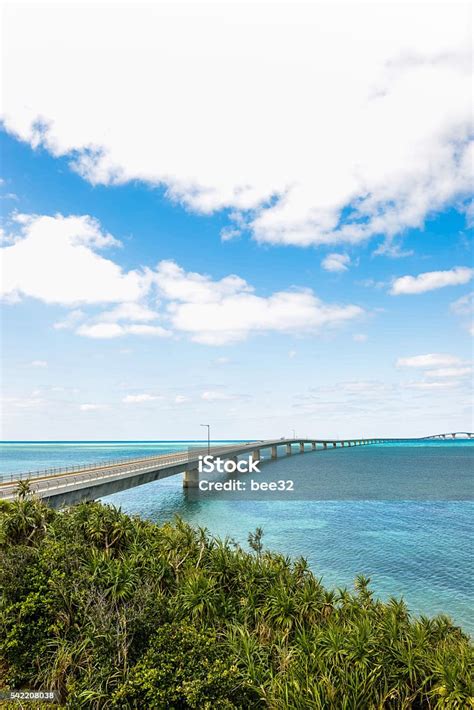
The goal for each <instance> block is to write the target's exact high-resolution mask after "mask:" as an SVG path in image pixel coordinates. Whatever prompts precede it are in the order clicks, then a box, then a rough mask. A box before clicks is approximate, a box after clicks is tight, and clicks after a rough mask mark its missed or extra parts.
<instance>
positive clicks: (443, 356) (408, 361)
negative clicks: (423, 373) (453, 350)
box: [396, 353, 461, 368]
mask: <svg viewBox="0 0 474 710" xmlns="http://www.w3.org/2000/svg"><path fill="white" fill-rule="evenodd" d="M460 363H461V360H460V358H458V357H456V356H455V355H449V354H447V353H428V354H426V355H414V356H413V357H400V358H398V360H397V362H396V366H397V367H417V368H425V367H450V366H452V365H459V364H460Z"/></svg>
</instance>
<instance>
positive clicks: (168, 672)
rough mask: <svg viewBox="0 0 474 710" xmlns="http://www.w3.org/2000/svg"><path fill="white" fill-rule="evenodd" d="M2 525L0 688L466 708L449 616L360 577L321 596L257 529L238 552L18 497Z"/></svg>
mask: <svg viewBox="0 0 474 710" xmlns="http://www.w3.org/2000/svg"><path fill="white" fill-rule="evenodd" d="M0 514H1V535H2V553H1V560H0V567H1V569H2V580H1V581H2V588H3V589H2V605H1V626H2V628H1V637H2V648H1V658H0V672H1V675H2V677H3V687H8V688H30V689H32V688H37V689H43V690H52V689H54V690H56V691H57V693H58V694H59V697H60V699H61V704H62V706H63V707H66V708H73V709H74V710H76V709H78V708H137V709H140V710H154V709H157V708H159V709H163V710H164V709H171V708H173V709H174V708H176V709H178V708H179V709H182V708H197V709H199V710H206V709H209V710H211V709H212V710H215V709H221V708H222V709H229V708H257V709H258V708H273V709H274V710H287V709H288V708H294V709H296V710H300V709H301V710H302V709H309V708H311V709H314V710H317V709H321V710H323V709H324V710H325V709H331V708H341V709H345V710H351V709H354V710H360V709H362V710H365V709H370V708H374V709H375V708H391V709H395V708H397V709H398V708H463V709H464V708H468V707H474V705H473V700H472V688H471V687H470V670H471V668H472V647H471V645H470V643H469V639H468V638H467V637H466V636H465V635H464V634H463V633H462V632H461V630H460V629H459V628H457V627H456V626H454V625H453V624H452V622H451V621H450V620H449V619H448V618H446V617H443V616H439V617H436V618H434V619H427V618H424V617H421V618H419V619H412V618H410V615H409V613H408V611H407V608H406V606H405V604H404V603H403V601H397V600H395V599H391V600H390V601H389V602H387V603H381V602H380V601H377V600H375V599H374V598H373V596H372V593H371V592H370V590H369V588H368V580H367V579H364V578H363V577H359V578H358V579H357V580H356V583H355V591H354V592H349V591H347V590H338V591H328V590H326V589H325V588H324V587H323V586H322V585H321V583H320V582H319V581H318V580H317V579H316V578H315V577H314V575H313V574H312V573H311V572H310V570H309V569H308V567H307V565H306V562H305V561H304V560H303V559H298V560H295V561H290V560H288V559H287V558H285V557H283V556H281V555H278V554H274V553H270V552H267V551H265V550H264V548H263V546H262V531H261V530H259V529H257V531H256V532H255V533H254V534H252V535H250V536H249V543H250V545H251V547H252V550H253V552H252V553H247V552H245V551H244V550H243V549H241V548H240V547H239V546H237V545H236V544H235V543H233V542H232V541H231V540H218V539H215V538H213V537H212V536H210V535H209V534H208V533H207V532H206V531H205V530H203V529H200V528H199V529H193V528H192V527H190V526H189V525H187V524H186V523H184V522H183V521H182V520H180V519H177V520H176V521H175V522H174V523H165V524H163V525H161V526H159V525H155V524H152V523H150V522H147V521H145V520H140V519H136V518H130V517H128V516H126V515H124V514H122V513H121V512H120V511H119V510H116V509H115V508H111V507H108V506H103V505H100V504H98V503H91V504H82V505H78V506H76V507H73V508H71V509H69V510H67V511H64V512H61V513H58V512H55V511H52V510H50V509H48V508H47V507H45V506H44V505H43V504H42V503H40V502H39V501H37V500H35V499H34V498H32V497H30V495H29V493H28V490H27V489H25V490H21V491H19V497H18V499H17V500H16V501H15V502H13V503H4V504H3V505H2V507H1V510H0ZM12 707H13V706H12ZM42 707H46V706H42Z"/></svg>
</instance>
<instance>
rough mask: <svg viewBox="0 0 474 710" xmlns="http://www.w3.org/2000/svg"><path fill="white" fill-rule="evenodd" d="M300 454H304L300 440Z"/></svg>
mask: <svg viewBox="0 0 474 710" xmlns="http://www.w3.org/2000/svg"><path fill="white" fill-rule="evenodd" d="M300 454H304V443H303V442H302V441H300Z"/></svg>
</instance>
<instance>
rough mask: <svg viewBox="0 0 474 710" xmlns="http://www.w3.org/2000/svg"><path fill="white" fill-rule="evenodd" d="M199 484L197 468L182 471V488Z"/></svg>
mask: <svg viewBox="0 0 474 710" xmlns="http://www.w3.org/2000/svg"><path fill="white" fill-rule="evenodd" d="M198 486H199V471H198V470H197V468H190V469H188V470H187V471H185V472H184V476H183V488H197V487H198Z"/></svg>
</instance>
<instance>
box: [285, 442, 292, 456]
mask: <svg viewBox="0 0 474 710" xmlns="http://www.w3.org/2000/svg"><path fill="white" fill-rule="evenodd" d="M286 455H287V456H291V444H287V445H286Z"/></svg>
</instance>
